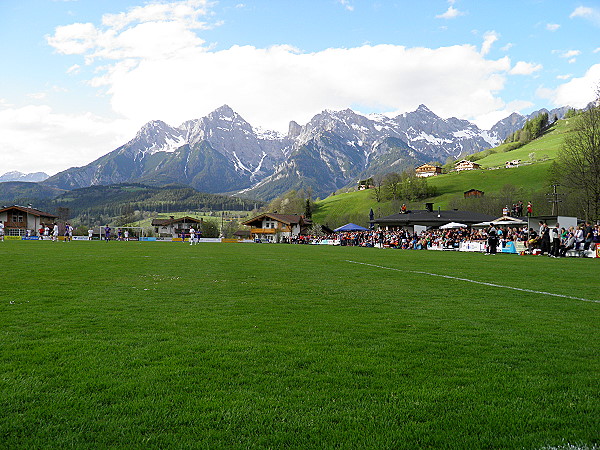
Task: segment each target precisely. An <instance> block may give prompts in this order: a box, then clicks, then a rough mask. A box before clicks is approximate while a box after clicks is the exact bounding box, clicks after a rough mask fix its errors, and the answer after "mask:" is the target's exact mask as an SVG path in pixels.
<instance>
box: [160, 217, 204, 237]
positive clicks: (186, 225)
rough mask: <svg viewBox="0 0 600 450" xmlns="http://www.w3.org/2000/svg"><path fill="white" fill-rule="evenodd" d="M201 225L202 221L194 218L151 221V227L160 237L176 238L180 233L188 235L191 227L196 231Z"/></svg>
mask: <svg viewBox="0 0 600 450" xmlns="http://www.w3.org/2000/svg"><path fill="white" fill-rule="evenodd" d="M199 224H200V225H201V224H202V219H195V218H194V217H189V216H185V217H178V218H175V217H174V216H171V217H170V218H169V219H153V220H152V227H154V232H155V233H156V234H157V235H158V236H160V237H171V238H176V237H179V236H181V233H185V234H189V232H190V228H191V227H192V226H193V227H194V228H195V229H198V228H199V227H200V225H199Z"/></svg>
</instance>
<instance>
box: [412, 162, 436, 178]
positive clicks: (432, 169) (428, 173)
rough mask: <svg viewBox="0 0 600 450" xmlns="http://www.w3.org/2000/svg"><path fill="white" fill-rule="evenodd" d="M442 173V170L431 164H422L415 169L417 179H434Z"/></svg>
mask: <svg viewBox="0 0 600 450" xmlns="http://www.w3.org/2000/svg"><path fill="white" fill-rule="evenodd" d="M441 173H442V168H441V167H439V166H434V165H433V164H423V165H421V166H419V167H417V168H416V169H415V175H416V176H417V177H419V178H426V177H435V176H436V175H439V174H441Z"/></svg>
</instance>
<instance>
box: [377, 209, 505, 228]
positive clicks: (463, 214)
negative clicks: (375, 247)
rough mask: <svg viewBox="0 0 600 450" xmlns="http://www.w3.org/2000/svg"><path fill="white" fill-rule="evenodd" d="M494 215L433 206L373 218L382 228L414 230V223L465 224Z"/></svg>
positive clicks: (487, 220) (488, 218) (488, 220)
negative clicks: (435, 208) (440, 208)
mask: <svg viewBox="0 0 600 450" xmlns="http://www.w3.org/2000/svg"><path fill="white" fill-rule="evenodd" d="M495 218H496V217H494V216H490V215H488V214H482V213H476V212H471V211H459V210H455V209H452V210H441V211H435V210H433V208H429V209H425V210H413V211H407V212H406V213H398V214H392V215H391V216H386V217H380V218H378V219H374V220H373V224H377V225H378V226H379V227H380V228H383V229H390V230H392V229H399V228H405V229H406V228H408V229H410V230H414V226H415V225H421V226H426V227H440V226H442V225H445V224H447V223H450V222H458V223H464V224H465V225H469V226H470V225H474V224H476V223H481V222H490V221H492V220H494V219H495Z"/></svg>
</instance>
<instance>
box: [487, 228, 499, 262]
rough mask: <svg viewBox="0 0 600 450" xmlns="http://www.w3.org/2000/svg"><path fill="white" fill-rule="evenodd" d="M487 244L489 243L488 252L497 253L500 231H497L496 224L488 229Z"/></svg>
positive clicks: (490, 253)
mask: <svg viewBox="0 0 600 450" xmlns="http://www.w3.org/2000/svg"><path fill="white" fill-rule="evenodd" d="M487 244H488V251H487V254H489V255H495V254H496V249H497V247H498V232H497V231H496V228H495V227H494V225H492V226H490V228H489V229H488V239H487Z"/></svg>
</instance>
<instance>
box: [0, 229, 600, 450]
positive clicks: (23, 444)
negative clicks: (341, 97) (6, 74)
mask: <svg viewBox="0 0 600 450" xmlns="http://www.w3.org/2000/svg"><path fill="white" fill-rule="evenodd" d="M0 255H2V261H3V271H2V277H1V278H0V285H1V287H2V293H3V294H2V301H1V302H0V315H1V317H2V334H1V339H0V346H1V347H0V348H1V352H0V356H1V357H0V379H1V382H0V447H2V448H19V449H21V448H64V447H73V448H106V447H111V448H141V447H144V448H211V449H213V448H282V447H286V448H287V447H289V448H302V449H306V448H378V449H379V448H410V449H414V448H422V447H430V448H525V449H530V448H531V449H541V448H567V447H568V446H569V445H574V446H576V447H577V448H588V449H591V448H594V449H596V448H598V446H600V393H599V387H598V375H599V374H600V354H599V350H600V334H599V333H598V324H599V323H600V320H599V319H600V303H599V301H600V293H599V292H598V269H599V268H600V260H591V259H579V258H571V259H559V260H557V259H550V258H544V257H526V256H525V257H519V256H516V255H497V256H496V257H488V256H484V255H481V254H467V253H455V252H433V251H402V250H378V249H366V248H349V247H335V248H333V247H325V246H323V247H319V246H290V245H267V244H264V245H257V244H201V245H198V246H189V245H187V244H179V243H138V242H127V243H125V242H110V243H104V242H97V241H96V242H87V241H83V242H71V243H52V242H36V241H30V242H19V241H7V242H4V243H0ZM437 275H445V276H448V277H455V278H444V277H440V276H437ZM457 278H462V279H457ZM473 281H476V282H482V283H492V284H495V286H491V285H486V284H477V283H474V282H473ZM511 287H512V288H528V289H531V290H534V291H539V292H527V291H519V290H514V289H511ZM544 292H545V293H544ZM549 294H555V295H549ZM572 297H577V298H572Z"/></svg>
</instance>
